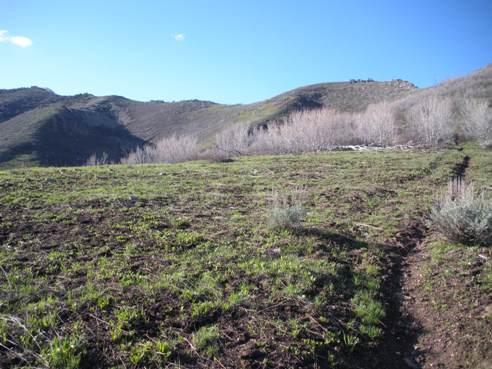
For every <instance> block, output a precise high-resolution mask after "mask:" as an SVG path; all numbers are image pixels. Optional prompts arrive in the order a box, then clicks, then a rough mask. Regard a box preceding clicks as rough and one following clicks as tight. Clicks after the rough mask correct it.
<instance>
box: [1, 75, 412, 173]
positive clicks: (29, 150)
mask: <svg viewBox="0 0 492 369" xmlns="http://www.w3.org/2000/svg"><path fill="white" fill-rule="evenodd" d="M414 89H415V87H414V86H413V85H411V84H409V83H406V82H403V81H391V82H358V83H341V82H340V83H326V84H318V85H313V86H307V87H302V88H298V89H296V90H292V91H289V92H287V93H284V94H281V95H279V96H276V97H274V98H271V99H268V100H265V101H262V102H258V103H253V104H247V105H222V104H216V103H212V102H208V101H199V100H190V101H181V102H170V103H169V102H159V101H151V102H139V101H133V100H129V99H126V98H124V97H120V96H105V97H96V96H93V95H89V94H83V95H76V96H58V95H56V94H54V93H53V92H51V91H48V90H45V89H41V88H37V87H32V88H29V89H16V90H2V91H0V165H2V163H3V165H10V166H15V165H19V164H20V163H22V162H24V163H25V164H27V165H32V164H39V165H77V164H83V163H84V162H85V160H86V159H87V158H88V157H89V156H90V155H91V154H92V153H102V152H108V153H109V154H110V156H111V157H112V158H113V159H115V160H116V159H118V158H119V157H120V156H121V155H122V154H124V153H126V152H127V151H128V150H131V149H133V148H134V147H135V146H137V145H139V144H142V143H143V142H148V141H152V140H156V139H159V138H162V137H166V136H171V135H173V134H177V135H185V134H194V135H196V136H197V137H198V138H199V140H200V141H201V142H202V143H206V142H207V141H209V140H211V139H212V138H213V137H214V136H215V134H216V133H218V132H220V131H221V130H222V129H224V128H225V127H227V126H229V125H230V124H235V123H247V124H254V125H262V124H267V123H268V122H270V121H274V120H278V119H281V118H282V117H285V116H286V115H287V114H289V113H290V112H292V111H294V110H300V109H310V108H316V107H322V106H327V107H332V108H335V109H339V110H348V111H354V110H355V111H359V110H363V109H365V107H366V106H367V105H368V104H370V103H376V102H379V101H382V100H394V99H396V98H399V97H402V96H407V95H408V94H409V93H411V92H412V91H413V90H414Z"/></svg>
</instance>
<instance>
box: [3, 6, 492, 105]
mask: <svg viewBox="0 0 492 369" xmlns="http://www.w3.org/2000/svg"><path fill="white" fill-rule="evenodd" d="M30 41H31V42H32V44H30ZM488 63H492V1H491V0H469V1H465V0H460V1H455V0H446V1H445V0H442V1H433V0H427V1H421V0H414V1H396V0H394V1H351V0H344V1H329V0H303V1H288V0H283V1H281V0H270V1H267V0H263V1H257V0H248V1H246V0H244V1H232V0H228V1H226V0H161V1H158V0H155V1H151V0H138V1H125V0H119V1H116V0H105V1H101V0H97V1H96V0H85V1H67V0H64V1H54V0H43V1H39V0H29V1H27V0H0V88H14V87H21V86H31V85H38V86H42V87H49V88H51V89H53V90H54V91H55V92H57V93H60V94H75V93H81V92H90V93H93V94H96V95H107V94H117V95H124V96H127V97H130V98H133V99H138V100H150V99H162V100H166V101H173V100H182V99H192V98H199V99H204V100H212V101H217V102H222V103H248V102H253V101H258V100H261V99H265V98H268V97H271V96H274V95H276V94H278V93H281V92H284V91H286V90H289V89H292V88H296V87H299V86H302V85H307V84H311V83H319V82H329V81H340V80H348V79H351V78H374V79H376V80H389V79H393V78H403V79H407V80H411V81H412V82H414V83H416V84H417V85H418V86H420V87H424V86H428V85H431V84H434V83H436V82H439V81H441V80H444V79H448V78H451V77H454V76H459V75H464V74H467V73H469V72H471V71H472V70H474V69H477V68H480V67H482V66H484V65H486V64H488Z"/></svg>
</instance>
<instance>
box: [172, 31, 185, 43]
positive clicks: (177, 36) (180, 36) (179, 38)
mask: <svg viewBox="0 0 492 369" xmlns="http://www.w3.org/2000/svg"><path fill="white" fill-rule="evenodd" d="M173 37H174V39H175V40H176V41H178V42H181V41H184V39H185V38H186V35H185V34H184V33H177V34H175V35H174V36H173Z"/></svg>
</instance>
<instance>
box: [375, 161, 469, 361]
mask: <svg viewBox="0 0 492 369" xmlns="http://www.w3.org/2000/svg"><path fill="white" fill-rule="evenodd" d="M470 160H471V158H470V157H469V156H465V157H464V158H463V161H462V162H460V163H457V164H456V165H455V166H454V168H453V169H452V173H453V176H454V177H458V178H464V177H465V175H466V169H467V168H468V166H469V163H470ZM424 217H425V214H419V217H418V218H416V219H414V220H412V221H410V222H408V223H407V224H406V225H404V227H402V229H401V231H399V232H398V233H397V235H396V240H397V247H396V248H394V249H393V250H392V252H391V254H390V257H389V259H390V263H391V268H390V274H389V276H388V278H387V280H386V282H385V284H384V285H383V289H384V290H385V291H388V292H387V295H386V296H385V299H386V301H388V306H387V316H386V320H385V322H384V324H385V326H386V336H385V339H384V342H383V345H382V348H381V349H382V351H383V352H384V354H383V353H382V355H381V356H382V359H383V362H382V363H381V368H384V369H390V368H394V369H426V368H445V366H441V365H440V364H439V353H440V352H444V351H445V345H446V340H442V339H441V337H442V332H441V331H442V330H443V329H444V330H445V328H443V327H440V326H439V324H440V323H441V322H439V321H436V320H435V319H434V318H435V317H434V315H433V314H429V309H430V308H431V307H430V305H429V304H430V302H429V301H428V297H427V296H426V294H423V293H422V288H423V286H422V284H423V276H422V266H423V265H424V264H425V261H426V259H427V258H428V255H427V253H426V251H425V247H424V240H425V236H426V232H427V228H426V226H425V223H424Z"/></svg>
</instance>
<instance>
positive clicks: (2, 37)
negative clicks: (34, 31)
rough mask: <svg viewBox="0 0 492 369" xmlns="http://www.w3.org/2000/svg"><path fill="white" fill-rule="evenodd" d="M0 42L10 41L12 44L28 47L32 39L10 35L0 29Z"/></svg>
mask: <svg viewBox="0 0 492 369" xmlns="http://www.w3.org/2000/svg"><path fill="white" fill-rule="evenodd" d="M0 42H10V43H11V44H13V45H17V46H20V47H28V46H31V45H32V40H31V39H30V38H29V37H25V36H10V35H9V31H7V30H4V29H2V30H0Z"/></svg>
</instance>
